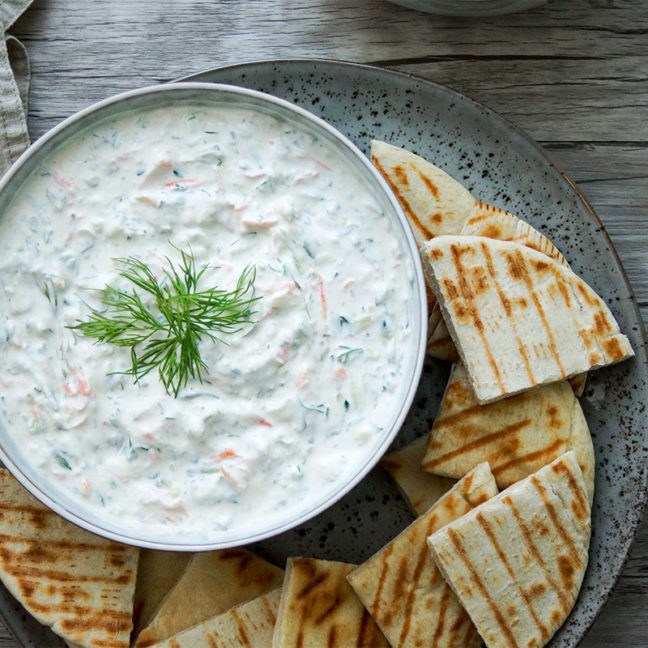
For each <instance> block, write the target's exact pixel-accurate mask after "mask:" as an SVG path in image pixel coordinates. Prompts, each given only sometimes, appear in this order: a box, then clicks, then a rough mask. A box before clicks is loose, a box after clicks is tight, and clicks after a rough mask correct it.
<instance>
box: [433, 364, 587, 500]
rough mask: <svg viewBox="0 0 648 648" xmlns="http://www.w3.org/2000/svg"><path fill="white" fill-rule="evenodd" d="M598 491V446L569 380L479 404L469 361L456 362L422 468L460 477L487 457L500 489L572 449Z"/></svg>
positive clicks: (584, 472) (445, 475) (443, 474)
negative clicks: (472, 382)
mask: <svg viewBox="0 0 648 648" xmlns="http://www.w3.org/2000/svg"><path fill="white" fill-rule="evenodd" d="M572 449H573V450H574V451H575V453H576V459H577V461H578V464H579V466H580V467H581V470H582V472H583V475H584V478H585V484H586V487H587V493H588V498H589V502H590V504H591V502H592V497H593V495H594V446H593V445H592V438H591V436H590V433H589V429H588V427H587V421H586V420H585V415H584V414H583V410H582V408H581V406H580V403H579V402H578V399H577V398H576V396H575V395H574V391H573V389H572V388H571V386H570V385H569V384H568V383H567V382H566V381H560V382H555V383H549V384H547V385H540V386H539V387H536V388H535V389H531V390H528V391H525V392H522V393H521V394H517V395H516V396H510V397H509V398H505V399H503V400H498V401H495V402H494V403H490V404H488V405H479V403H478V402H477V399H476V398H475V395H474V393H473V391H472V388H471V387H470V382H469V380H468V374H467V373H466V369H465V367H464V366H463V364H461V363H459V364H456V365H454V367H453V368H452V371H451V373H450V379H449V381H448V386H447V387H446V391H445V394H444V395H443V400H442V401H441V405H440V406H439V411H438V412H437V416H436V419H435V421H434V425H433V426H432V431H431V432H430V437H429V445H428V447H427V450H426V452H425V456H424V457H423V460H422V462H421V463H422V469H423V470H425V471H429V472H432V473H434V474H436V475H441V476H443V477H453V478H459V477H461V476H462V475H465V474H466V473H467V472H468V471H469V470H471V469H472V468H473V467H474V466H476V465H477V464H479V463H481V462H482V461H487V462H488V463H489V465H490V468H491V471H492V473H493V475H494V477H495V481H496V482H497V486H498V487H499V488H500V489H502V490H503V489H504V488H507V487H508V486H510V485H511V484H514V483H515V482H516V481H519V480H520V479H523V478H524V477H528V476H529V475H530V474H532V473H534V472H536V471H537V470H539V469H540V468H542V467H543V466H545V465H547V464H548V463H551V462H552V461H553V460H554V459H556V458H557V457H559V456H560V455H562V454H564V453H565V452H567V451H568V450H572Z"/></svg>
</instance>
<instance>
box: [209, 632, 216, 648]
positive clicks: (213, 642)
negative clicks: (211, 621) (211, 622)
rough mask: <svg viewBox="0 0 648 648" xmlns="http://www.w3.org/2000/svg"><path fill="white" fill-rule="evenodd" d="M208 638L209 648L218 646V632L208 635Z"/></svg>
mask: <svg viewBox="0 0 648 648" xmlns="http://www.w3.org/2000/svg"><path fill="white" fill-rule="evenodd" d="M207 639H209V648H218V644H217V643H216V639H218V634H216V633H214V635H213V636H212V634H209V635H207Z"/></svg>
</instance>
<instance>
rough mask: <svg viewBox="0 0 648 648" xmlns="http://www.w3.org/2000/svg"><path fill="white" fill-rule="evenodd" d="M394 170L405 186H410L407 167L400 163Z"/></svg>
mask: <svg viewBox="0 0 648 648" xmlns="http://www.w3.org/2000/svg"><path fill="white" fill-rule="evenodd" d="M392 171H393V172H394V175H395V176H396V177H397V178H398V181H399V182H400V183H401V184H402V185H403V186H405V187H409V178H408V177H407V171H405V169H404V168H403V167H402V166H401V165H400V164H397V165H396V166H395V167H392Z"/></svg>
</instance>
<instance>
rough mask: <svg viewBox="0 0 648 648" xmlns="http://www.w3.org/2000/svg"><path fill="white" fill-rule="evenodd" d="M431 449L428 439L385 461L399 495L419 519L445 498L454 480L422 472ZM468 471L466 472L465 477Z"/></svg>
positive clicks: (419, 441)
mask: <svg viewBox="0 0 648 648" xmlns="http://www.w3.org/2000/svg"><path fill="white" fill-rule="evenodd" d="M427 447H428V438H427V436H424V437H420V438H419V439H417V440H416V441H414V443H410V444H409V445H407V446H405V447H404V448H401V449H400V450H398V451H396V452H392V453H391V454H389V455H386V456H385V457H383V459H382V461H381V463H382V465H383V468H385V470H387V472H389V474H390V475H391V476H392V477H393V478H394V481H395V482H396V485H397V486H398V489H399V491H400V492H401V494H402V495H403V497H404V498H405V501H406V502H407V503H408V504H409V505H410V507H411V508H412V509H413V511H414V512H415V513H416V514H417V515H423V513H425V512H426V511H427V510H428V509H429V508H430V506H432V505H433V504H435V503H436V502H437V501H438V500H439V498H440V497H442V496H443V495H445V494H446V493H447V492H448V491H449V490H450V489H451V488H452V487H453V486H454V485H455V480H454V479H449V478H447V477H441V476H439V475H434V474H432V473H429V472H424V471H423V470H421V464H422V463H423V458H424V457H425V451H426V450H427ZM467 472H468V471H467V470H466V471H465V472H464V473H462V475H461V476H462V477H463V475H465V474H466V473H467Z"/></svg>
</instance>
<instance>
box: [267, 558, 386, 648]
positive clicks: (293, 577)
mask: <svg viewBox="0 0 648 648" xmlns="http://www.w3.org/2000/svg"><path fill="white" fill-rule="evenodd" d="M354 567H355V565H349V564H347V563H343V562H333V561H329V560H316V559H314V558H288V561H287V564H286V577H285V579H284V582H283V586H282V588H281V602H280V604H279V612H278V614H277V625H276V626H275V633H274V638H273V641H272V648H295V646H304V647H306V646H307V647H308V648H320V647H321V648H382V647H384V648H389V644H388V643H387V640H386V639H385V637H383V635H382V633H381V632H380V630H379V629H378V628H377V627H376V624H375V623H374V621H373V620H372V618H371V617H370V616H369V614H368V612H367V611H366V610H365V609H364V607H363V606H362V603H361V602H360V600H359V599H358V597H357V596H356V595H355V593H354V592H353V590H352V589H351V587H350V586H349V584H348V583H347V580H346V577H347V575H348V574H349V572H350V571H351V570H352V569H354Z"/></svg>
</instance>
